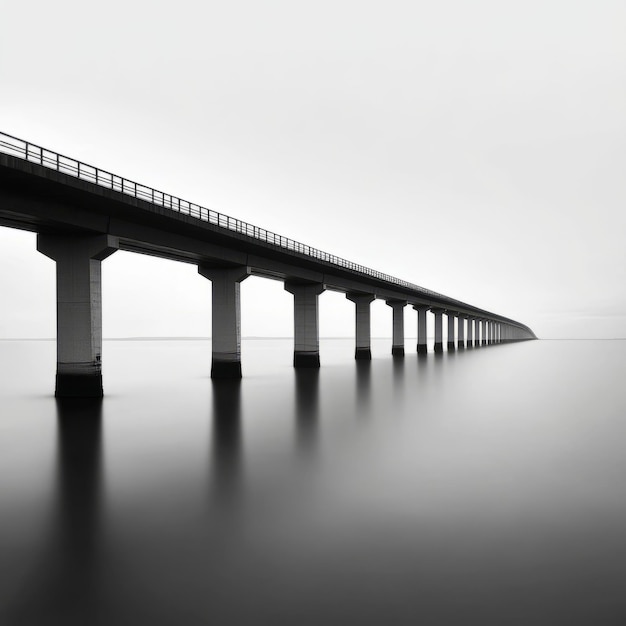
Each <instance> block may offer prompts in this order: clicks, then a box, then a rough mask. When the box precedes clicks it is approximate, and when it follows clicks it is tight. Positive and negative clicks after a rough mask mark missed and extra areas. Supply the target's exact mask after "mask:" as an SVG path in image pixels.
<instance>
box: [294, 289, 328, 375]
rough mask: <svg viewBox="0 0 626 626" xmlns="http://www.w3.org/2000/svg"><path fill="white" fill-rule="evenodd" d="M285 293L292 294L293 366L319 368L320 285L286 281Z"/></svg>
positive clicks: (321, 290)
mask: <svg viewBox="0 0 626 626" xmlns="http://www.w3.org/2000/svg"><path fill="white" fill-rule="evenodd" d="M285 291H288V292H289V293H292V294H293V338H294V346H293V366H294V367H319V366H320V332H319V302H318V296H319V295H320V294H321V293H322V292H323V291H324V285H322V284H321V283H298V282H292V281H287V282H286V283H285Z"/></svg>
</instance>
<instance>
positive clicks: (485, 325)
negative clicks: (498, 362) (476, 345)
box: [480, 320, 487, 346]
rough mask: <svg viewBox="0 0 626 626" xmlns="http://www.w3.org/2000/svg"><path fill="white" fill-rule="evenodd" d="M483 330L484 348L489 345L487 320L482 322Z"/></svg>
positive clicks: (482, 342)
mask: <svg viewBox="0 0 626 626" xmlns="http://www.w3.org/2000/svg"><path fill="white" fill-rule="evenodd" d="M480 321H481V325H482V329H481V342H480V343H481V344H482V345H483V346H486V345H487V320H480Z"/></svg>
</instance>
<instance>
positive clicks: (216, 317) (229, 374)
mask: <svg viewBox="0 0 626 626" xmlns="http://www.w3.org/2000/svg"><path fill="white" fill-rule="evenodd" d="M198 272H199V273H200V275H202V276H204V277H205V278H208V279H209V280H210V281H211V293H212V295H213V314H212V329H211V344H212V351H213V354H212V360H211V378H216V379H218V378H221V379H239V378H241V298H240V287H241V281H243V280H245V279H246V278H247V277H248V276H249V275H250V270H249V268H248V267H246V266H239V267H232V268H213V267H204V266H200V267H198Z"/></svg>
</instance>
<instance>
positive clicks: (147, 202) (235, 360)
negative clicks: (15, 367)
mask: <svg viewBox="0 0 626 626" xmlns="http://www.w3.org/2000/svg"><path fill="white" fill-rule="evenodd" d="M0 225H2V226H9V227H12V228H19V229H23V230H29V231H34V232H36V233H37V249H38V250H39V251H40V252H42V253H43V254H45V255H46V256H48V257H50V258H51V259H53V260H54V261H56V276H57V374H56V391H55V393H56V395H57V396H58V397H62V396H94V397H100V396H102V369H101V367H102V364H101V349H102V295H101V294H102V291H101V273H100V272H101V262H102V261H103V260H104V259H106V258H107V257H108V256H109V255H111V254H113V253H114V252H115V251H116V250H128V251H132V252H139V253H143V254H150V255H154V256H159V257H163V258H167V259H173V260H177V261H183V262H186V263H194V264H196V265H197V266H198V271H199V272H200V274H201V275H202V276H205V277H206V278H208V279H209V280H210V281H211V284H212V294H213V314H212V351H213V354H212V366H211V376H212V377H213V378H241V350H240V345H241V330H240V327H241V325H240V316H241V311H240V300H239V290H240V284H241V281H243V280H244V279H245V278H246V277H248V276H250V275H255V276H263V277H266V278H271V279H274V280H281V281H283V282H284V285H285V289H286V290H287V291H288V292H290V293H292V294H293V296H294V359H293V364H294V366H295V367H319V365H320V358H319V324H318V297H319V295H320V294H321V293H323V292H324V291H325V290H327V289H328V290H334V291H339V292H343V293H345V294H346V297H347V298H348V299H349V300H351V301H352V302H354V304H355V309H356V350H355V357H356V358H357V359H371V352H370V303H371V302H372V301H373V300H374V299H375V298H380V299H384V300H385V302H386V303H387V304H388V305H389V306H390V307H391V310H392V328H393V344H392V354H393V355H396V356H401V355H404V343H405V342H404V307H405V306H406V305H407V304H408V305H411V306H412V307H413V308H414V309H415V310H416V312H417V336H418V340H417V352H418V353H420V354H424V353H426V351H427V343H426V333H427V312H430V313H432V315H433V316H434V324H435V345H434V349H435V351H436V352H441V351H443V348H444V346H443V332H442V326H443V315H445V316H446V318H447V326H448V332H447V349H448V350H454V349H455V348H456V347H458V348H465V347H473V346H479V345H487V344H492V343H502V342H508V341H520V340H526V339H536V337H535V334H534V333H533V331H532V330H531V329H530V328H529V327H528V326H525V325H524V324H522V323H520V322H517V321H515V320H512V319H509V318H506V317H503V316H501V315H497V314H495V313H491V312H489V311H485V310H483V309H480V308H477V307H475V306H472V305H470V304H467V303H465V302H460V301H459V300H455V299H453V298H450V297H448V296H445V295H443V294H440V293H437V292H434V291H431V290H429V289H424V288H423V287H420V286H418V285H414V284H412V283H409V282H406V281H404V280H400V279H398V278H395V277H393V276H389V275H387V274H383V273H381V272H378V271H375V270H373V269H370V268H368V267H363V266H361V265H358V264H357V263H353V262H351V261H347V260H345V259H342V258H340V257H337V256H335V255H332V254H329V253H327V252H323V251H321V250H318V249H316V248H313V247H311V246H308V245H305V244H302V243H299V242H297V241H294V240H292V239H289V238H287V237H283V236H282V235H278V234H276V233H273V232H269V231H267V230H265V229H263V228H261V227H259V226H254V225H252V224H248V223H246V222H242V221H241V220H238V219H235V218H233V217H229V216H227V215H223V214H221V213H218V212H216V211H212V210H210V209H206V208H204V207H201V206H199V205H197V204H194V203H192V202H188V201H186V200H183V199H181V198H178V197H175V196H172V195H170V194H167V193H164V192H162V191H158V190H156V189H153V188H152V187H147V186H145V185H142V184H139V183H136V182H134V181H130V180H127V179H125V178H123V177H121V176H117V175H116V174H113V173H111V172H107V171H104V170H101V169H99V168H96V167H93V166H91V165H87V164H85V163H81V162H80V161H77V160H75V159H72V158H70V157H66V156H63V155H61V154H58V153H56V152H53V151H51V150H47V149H46V148H42V147H40V146H37V145H35V144H32V143H29V142H27V141H24V140H22V139H18V138H17V137H13V136H11V135H7V134H4V133H0Z"/></svg>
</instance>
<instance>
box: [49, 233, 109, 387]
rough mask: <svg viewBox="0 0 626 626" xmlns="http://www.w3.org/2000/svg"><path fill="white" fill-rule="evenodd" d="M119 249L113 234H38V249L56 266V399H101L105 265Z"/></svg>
mask: <svg viewBox="0 0 626 626" xmlns="http://www.w3.org/2000/svg"><path fill="white" fill-rule="evenodd" d="M118 247H119V242H118V240H117V239H116V238H115V237H111V236H109V235H96V236H78V235H44V234H39V235H37V250H39V252H41V253H42V254H45V255H46V256H47V257H49V258H51V259H52V260H54V261H55V262H56V279H57V373H56V385H55V391H54V395H55V396H56V397H57V398H72V397H74V398H78V397H82V398H101V397H102V395H103V392H102V278H101V277H102V273H101V262H102V261H103V260H104V259H106V258H107V257H108V256H110V255H111V254H113V253H114V252H115V251H116V250H117V249H118Z"/></svg>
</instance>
